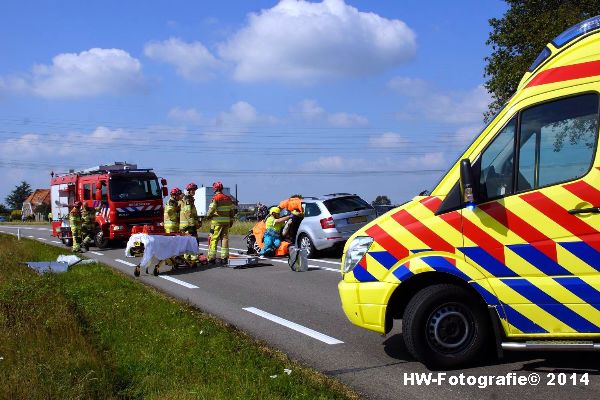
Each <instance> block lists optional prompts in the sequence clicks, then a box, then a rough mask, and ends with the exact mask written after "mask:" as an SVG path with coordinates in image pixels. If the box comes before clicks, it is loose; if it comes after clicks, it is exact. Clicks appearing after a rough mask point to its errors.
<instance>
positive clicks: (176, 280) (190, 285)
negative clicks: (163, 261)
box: [158, 275, 199, 289]
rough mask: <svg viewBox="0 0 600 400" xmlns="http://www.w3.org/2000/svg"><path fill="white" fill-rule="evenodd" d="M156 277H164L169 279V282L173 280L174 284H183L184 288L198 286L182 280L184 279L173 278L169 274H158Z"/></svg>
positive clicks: (195, 287)
mask: <svg viewBox="0 0 600 400" xmlns="http://www.w3.org/2000/svg"><path fill="white" fill-rule="evenodd" d="M158 277H159V278H163V279H166V280H168V281H171V282H174V283H176V284H178V285H181V286H185V287H186V288H190V289H199V288H198V286H196V285H192V284H191V283H187V282H184V281H180V280H179V279H175V278H173V277H171V276H166V275H159V276H158Z"/></svg>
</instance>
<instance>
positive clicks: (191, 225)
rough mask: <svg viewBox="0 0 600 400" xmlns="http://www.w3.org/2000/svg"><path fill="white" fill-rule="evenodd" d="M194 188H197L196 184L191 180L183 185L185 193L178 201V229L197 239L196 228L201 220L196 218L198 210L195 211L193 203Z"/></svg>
mask: <svg viewBox="0 0 600 400" xmlns="http://www.w3.org/2000/svg"><path fill="white" fill-rule="evenodd" d="M196 189H198V185H196V184H195V183H193V182H192V183H190V184H188V185H187V186H186V187H185V190H186V191H187V194H186V195H185V196H183V198H182V199H181V201H180V209H179V231H180V232H183V233H187V234H189V235H191V236H193V237H195V238H196V239H198V228H199V227H200V225H201V221H200V219H199V218H198V211H196V206H195V204H194V194H196Z"/></svg>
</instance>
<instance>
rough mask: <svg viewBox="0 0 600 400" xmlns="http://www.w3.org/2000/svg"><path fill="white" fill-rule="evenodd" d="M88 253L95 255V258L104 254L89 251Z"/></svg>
mask: <svg viewBox="0 0 600 400" xmlns="http://www.w3.org/2000/svg"><path fill="white" fill-rule="evenodd" d="M90 253H92V254H95V255H97V256H103V255H104V253H98V252H97V251H90Z"/></svg>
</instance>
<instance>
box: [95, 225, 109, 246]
mask: <svg viewBox="0 0 600 400" xmlns="http://www.w3.org/2000/svg"><path fill="white" fill-rule="evenodd" d="M94 244H95V245H96V247H97V248H99V249H105V248H107V247H108V238H107V237H106V236H104V232H102V229H100V230H99V231H97V232H96V234H95V235H94Z"/></svg>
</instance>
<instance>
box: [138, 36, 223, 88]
mask: <svg viewBox="0 0 600 400" xmlns="http://www.w3.org/2000/svg"><path fill="white" fill-rule="evenodd" d="M144 54H145V55H146V56H147V57H149V58H152V59H154V60H158V61H161V62H164V63H167V64H171V65H174V66H175V67H176V70H177V73H178V74H179V75H181V76H182V77H184V78H185V79H189V80H194V81H204V80H208V79H211V78H213V77H214V76H215V71H217V70H218V69H219V67H220V66H221V62H220V61H219V60H217V59H216V58H215V57H214V56H213V55H212V54H211V53H210V51H208V49H207V48H206V47H204V45H203V44H202V43H200V42H192V43H187V42H184V41H182V40H181V39H178V38H170V39H168V40H165V41H162V42H150V43H147V44H146V46H145V47H144Z"/></svg>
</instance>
